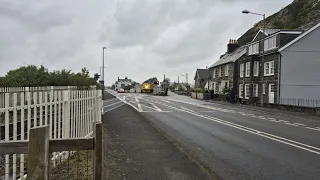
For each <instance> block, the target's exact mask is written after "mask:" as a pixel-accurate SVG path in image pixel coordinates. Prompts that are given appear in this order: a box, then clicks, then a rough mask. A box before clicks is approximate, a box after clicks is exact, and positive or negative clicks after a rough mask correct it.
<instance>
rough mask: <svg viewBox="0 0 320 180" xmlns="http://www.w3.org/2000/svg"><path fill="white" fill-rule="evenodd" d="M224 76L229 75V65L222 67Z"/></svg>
mask: <svg viewBox="0 0 320 180" xmlns="http://www.w3.org/2000/svg"><path fill="white" fill-rule="evenodd" d="M224 75H225V76H228V75H229V64H226V65H225V66H224Z"/></svg>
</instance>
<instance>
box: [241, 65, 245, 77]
mask: <svg viewBox="0 0 320 180" xmlns="http://www.w3.org/2000/svg"><path fill="white" fill-rule="evenodd" d="M243 75H244V63H241V64H240V77H243Z"/></svg>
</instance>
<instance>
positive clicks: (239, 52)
mask: <svg viewBox="0 0 320 180" xmlns="http://www.w3.org/2000/svg"><path fill="white" fill-rule="evenodd" d="M244 54H246V46H241V47H239V48H238V49H236V50H235V51H234V52H232V53H229V54H225V55H224V56H222V57H221V59H219V60H218V61H217V62H215V63H214V64H213V65H211V66H210V67H209V68H212V67H216V66H219V65H222V64H226V63H229V62H235V61H236V60H237V59H239V58H240V57H241V56H243V55H244Z"/></svg>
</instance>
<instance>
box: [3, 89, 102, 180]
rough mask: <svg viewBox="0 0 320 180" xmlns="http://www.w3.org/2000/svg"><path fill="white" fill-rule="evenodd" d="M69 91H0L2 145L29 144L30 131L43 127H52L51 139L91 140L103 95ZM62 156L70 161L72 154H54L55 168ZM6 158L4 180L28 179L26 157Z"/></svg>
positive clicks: (86, 91)
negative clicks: (11, 142)
mask: <svg viewBox="0 0 320 180" xmlns="http://www.w3.org/2000/svg"><path fill="white" fill-rule="evenodd" d="M68 89H69V90H57V89H55V90H53V89H52V88H48V89H47V90H46V89H39V90H38V91H35V89H34V88H33V90H32V91H31V90H30V89H28V90H25V89H23V88H20V89H19V88H17V89H15V91H14V90H13V89H11V91H9V92H8V91H6V92H5V93H4V92H3V93H1V91H0V141H19V140H28V135H29V130H30V128H33V127H38V126H42V125H49V127H50V138H51V139H61V138H64V139H65V138H80V137H88V136H91V135H92V128H93V127H92V124H93V122H101V113H102V92H101V90H83V91H80V90H72V88H68ZM61 156H63V157H64V158H63V159H66V156H68V153H64V152H60V153H53V158H52V161H53V166H55V165H56V164H57V163H59V161H60V160H61V159H60V157H61ZM4 158H5V159H4V160H3V161H4V167H1V165H2V164H1V163H2V162H1V157H0V173H1V171H3V169H4V174H0V180H1V179H5V180H9V179H17V177H18V176H19V177H20V179H25V178H26V175H25V172H26V171H25V155H24V154H19V155H17V154H13V155H9V154H8V155H5V156H4ZM1 168H2V169H1ZM18 179H19V178H18Z"/></svg>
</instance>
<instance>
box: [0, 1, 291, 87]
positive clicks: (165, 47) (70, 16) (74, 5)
mask: <svg viewBox="0 0 320 180" xmlns="http://www.w3.org/2000/svg"><path fill="white" fill-rule="evenodd" d="M291 2H292V0H149V1H148V0H94V1H89V0H56V1H50V2H49V1H39V0H28V1H26V0H14V1H13V0H0V24H1V26H0V76H2V75H5V74H6V72H7V71H8V70H11V69H14V68H17V67H19V66H23V65H29V64H34V65H41V64H42V65H44V66H46V67H48V68H49V70H58V69H63V68H65V69H71V70H73V71H79V70H80V69H81V68H82V67H87V68H88V69H89V71H90V73H91V74H93V73H95V72H100V67H101V66H102V65H101V64H102V47H103V46H106V47H107V48H108V49H107V50H106V54H105V62H106V68H105V77H106V78H105V79H106V84H108V85H110V84H112V83H114V82H115V81H116V79H117V77H118V76H120V78H124V77H125V76H128V78H131V79H133V80H135V81H137V82H142V81H144V80H146V79H148V78H149V77H158V78H159V79H161V80H162V79H163V74H166V76H167V77H169V78H170V79H171V80H172V81H177V79H178V76H179V75H180V81H183V82H184V81H185V78H184V77H181V75H182V74H185V73H188V74H189V82H192V83H193V78H194V73H195V70H196V68H205V67H206V66H210V65H211V64H213V63H214V62H215V61H217V60H218V58H219V56H220V54H223V53H224V52H225V51H226V49H227V43H228V41H229V39H237V38H239V37H240V36H241V34H243V33H245V32H246V31H247V30H248V29H249V28H251V27H252V26H253V25H254V24H255V23H256V22H258V21H259V20H260V19H261V17H259V16H254V15H246V14H241V11H242V10H243V9H249V10H251V11H255V12H261V13H266V14H267V16H269V15H272V14H273V13H275V12H277V11H279V10H280V9H281V8H283V7H285V6H286V5H288V4H289V3H291Z"/></svg>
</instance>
